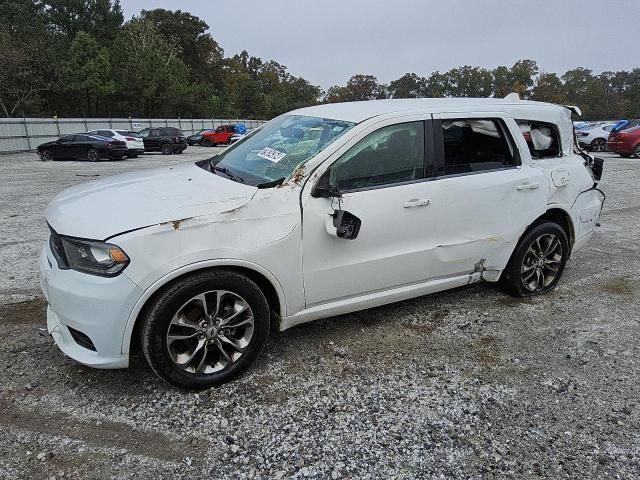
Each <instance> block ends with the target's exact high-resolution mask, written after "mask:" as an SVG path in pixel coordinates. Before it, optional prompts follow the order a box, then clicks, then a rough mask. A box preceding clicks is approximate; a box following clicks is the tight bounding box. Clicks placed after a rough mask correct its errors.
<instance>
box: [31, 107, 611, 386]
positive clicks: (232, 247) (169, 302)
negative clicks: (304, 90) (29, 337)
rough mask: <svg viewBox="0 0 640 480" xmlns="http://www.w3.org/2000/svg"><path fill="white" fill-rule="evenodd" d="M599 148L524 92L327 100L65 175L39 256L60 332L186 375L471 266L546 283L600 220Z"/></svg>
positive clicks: (72, 346)
mask: <svg viewBox="0 0 640 480" xmlns="http://www.w3.org/2000/svg"><path fill="white" fill-rule="evenodd" d="M601 170H602V163H601V161H597V159H596V160H594V159H593V158H592V157H590V156H589V155H587V154H586V153H584V152H581V151H580V150H579V149H578V147H577V146H576V144H575V141H574V135H573V126H572V124H571V112H570V110H569V109H568V108H565V107H562V106H557V105H550V104H543V103H533V102H523V101H518V100H511V99H506V100H496V99H438V100H435V99H419V100H381V101H372V102H356V103H343V104H331V105H319V106H315V107H310V108H304V109H301V110H296V111H293V112H291V113H288V114H285V115H282V116H280V117H278V118H276V119H274V120H272V121H270V122H269V123H267V124H265V125H264V126H263V127H262V128H261V129H259V130H257V131H255V132H253V133H252V134H251V135H247V136H246V137H245V138H244V139H243V140H241V141H240V142H238V143H236V144H234V145H232V146H231V147H229V148H227V149H226V150H224V151H223V152H221V153H220V154H218V155H217V156H215V157H213V158H211V159H210V160H206V161H201V162H198V163H196V164H195V165H194V164H188V165H182V166H167V167H164V168H160V169H154V170H147V171H143V172H135V173H129V174H124V175H119V176H115V177H112V178H105V179H102V180H98V181H94V182H90V183H86V184H83V185H79V186H76V187H72V188H70V189H68V190H65V191H64V192H62V193H60V194H59V195H58V196H57V197H56V198H55V199H54V200H53V201H52V202H51V204H50V205H49V208H48V210H47V215H46V216H47V222H48V223H49V226H50V228H51V238H50V241H49V242H48V244H47V245H46V246H45V248H44V250H43V252H42V256H41V259H40V269H41V279H42V289H43V291H44V294H45V296H46V297H47V300H48V302H49V308H48V312H47V318H48V321H47V323H48V329H49V332H50V333H51V335H52V336H53V337H54V339H55V341H56V343H57V344H58V346H59V347H60V349H61V350H62V351H63V352H64V353H66V354H67V355H69V356H70V357H72V358H74V359H75V360H77V361H79V362H81V363H83V364H85V365H89V366H93V367H98V368H122V367H126V366H127V365H128V362H129V353H130V351H131V348H132V347H133V346H136V345H138V344H140V345H141V347H142V350H143V352H144V355H145V356H146V358H147V360H148V362H149V364H150V365H151V367H152V368H153V370H154V371H155V372H156V373H157V374H158V375H159V376H160V377H162V378H163V379H165V380H166V381H168V382H170V383H172V384H173V385H177V386H180V387H183V388H188V389H203V388H208V387H211V386H214V385H218V384H221V383H223V382H225V381H228V380H230V379H231V378H233V377H235V376H237V375H238V374H239V373H240V372H242V371H243V370H245V369H246V368H247V367H248V366H249V365H250V364H251V363H252V362H253V361H254V360H255V359H256V357H257V356H258V354H259V352H260V350H261V349H262V347H263V346H264V344H265V341H266V339H267V335H268V334H269V330H270V328H276V329H278V330H285V329H287V328H290V327H292V326H294V325H298V324H301V323H304V322H308V321H311V320H314V319H318V318H322V317H328V316H333V315H339V314H344V313H347V312H353V311H356V310H361V309H365V308H370V307H375V306H378V305H382V304H386V303H390V302H396V301H400V300H405V299H408V298H411V297H416V296H420V295H425V294H429V293H432V292H438V291H441V290H446V289H450V288H455V287H459V286H462V285H468V284H471V283H475V282H481V281H485V282H500V284H501V285H502V286H503V287H504V289H505V290H506V291H507V292H509V293H510V294H512V295H517V296H529V295H537V294H541V293H545V292H548V291H549V290H551V289H553V288H554V287H555V286H556V284H557V283H558V281H559V279H560V276H561V275H562V272H563V270H564V268H565V264H566V262H567V260H568V259H569V256H570V255H571V254H572V253H573V252H575V251H576V250H577V249H579V248H580V247H582V246H583V245H584V244H585V242H586V241H587V240H588V239H589V237H590V236H591V235H592V233H593V231H594V227H595V225H596V222H597V221H598V218H599V215H600V211H601V208H602V204H603V201H604V194H603V193H602V192H601V191H599V190H598V189H597V188H596V185H597V183H596V182H597V180H598V179H599V177H600V173H601Z"/></svg>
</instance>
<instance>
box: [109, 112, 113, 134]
mask: <svg viewBox="0 0 640 480" xmlns="http://www.w3.org/2000/svg"><path fill="white" fill-rule="evenodd" d="M109 130H113V123H111V114H109Z"/></svg>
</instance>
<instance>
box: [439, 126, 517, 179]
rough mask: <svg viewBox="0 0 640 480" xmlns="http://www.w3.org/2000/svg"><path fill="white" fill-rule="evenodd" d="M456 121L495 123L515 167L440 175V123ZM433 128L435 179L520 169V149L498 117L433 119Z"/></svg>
mask: <svg viewBox="0 0 640 480" xmlns="http://www.w3.org/2000/svg"><path fill="white" fill-rule="evenodd" d="M457 120H462V121H464V120H491V121H495V122H496V123H497V124H498V126H499V128H500V130H501V132H502V134H503V135H504V137H505V139H506V140H507V143H508V145H509V148H510V149H511V150H512V151H513V157H514V160H515V165H513V166H510V167H502V168H492V169H488V170H479V171H477V172H464V173H450V174H447V175H445V174H442V173H440V172H444V171H445V170H444V169H445V166H446V165H445V161H444V135H443V134H442V122H443V121H447V122H455V121H457ZM433 128H434V142H433V143H434V146H435V157H434V159H435V172H434V173H435V178H436V179H441V178H454V177H466V176H468V175H482V174H487V173H493V172H502V171H505V170H517V169H519V168H522V156H521V155H520V149H519V148H518V144H517V143H516V141H515V139H514V138H513V135H512V134H511V131H510V130H509V128H508V127H507V124H506V122H505V121H504V119H503V118H500V117H491V116H469V117H464V116H459V117H446V118H434V119H433Z"/></svg>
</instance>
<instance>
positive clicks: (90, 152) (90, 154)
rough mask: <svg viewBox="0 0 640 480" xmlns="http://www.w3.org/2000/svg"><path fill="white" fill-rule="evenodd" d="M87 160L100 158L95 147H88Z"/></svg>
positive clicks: (93, 160)
mask: <svg viewBox="0 0 640 480" xmlns="http://www.w3.org/2000/svg"><path fill="white" fill-rule="evenodd" d="M87 160H89V161H90V162H97V161H98V160H100V152H98V150H96V149H95V148H90V149H89V150H87Z"/></svg>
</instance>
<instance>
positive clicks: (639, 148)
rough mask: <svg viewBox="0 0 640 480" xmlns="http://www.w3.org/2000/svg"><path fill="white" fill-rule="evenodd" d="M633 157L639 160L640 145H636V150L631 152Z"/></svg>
mask: <svg viewBox="0 0 640 480" xmlns="http://www.w3.org/2000/svg"><path fill="white" fill-rule="evenodd" d="M633 156H634V157H636V158H640V145H638V146H637V147H636V149H635V150H634V151H633Z"/></svg>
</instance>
